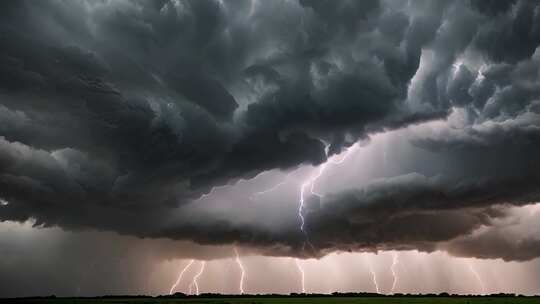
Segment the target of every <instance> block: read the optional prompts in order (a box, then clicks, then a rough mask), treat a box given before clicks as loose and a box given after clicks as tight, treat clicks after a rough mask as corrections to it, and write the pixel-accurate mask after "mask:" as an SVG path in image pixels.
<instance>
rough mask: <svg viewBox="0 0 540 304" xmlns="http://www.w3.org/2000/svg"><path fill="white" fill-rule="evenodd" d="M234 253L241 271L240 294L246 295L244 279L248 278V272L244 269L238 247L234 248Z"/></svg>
mask: <svg viewBox="0 0 540 304" xmlns="http://www.w3.org/2000/svg"><path fill="white" fill-rule="evenodd" d="M234 253H235V254H236V264H238V267H240V271H241V274H240V282H239V286H238V289H239V290H240V294H244V278H245V276H246V270H245V269H244V265H243V264H242V261H241V260H240V255H239V254H238V249H237V248H236V247H234Z"/></svg>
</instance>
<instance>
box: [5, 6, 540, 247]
mask: <svg viewBox="0 0 540 304" xmlns="http://www.w3.org/2000/svg"><path fill="white" fill-rule="evenodd" d="M0 16H1V20H0V42H1V43H0V63H1V64H0V101H1V104H0V197H1V198H3V199H5V200H6V201H8V202H9V204H8V205H6V206H1V207H0V219H1V220H16V221H24V220H27V219H29V218H33V219H35V220H36V223H37V224H38V225H46V226H48V225H58V226H60V227H63V228H68V229H83V228H97V229H106V230H113V231H116V232H120V233H125V234H132V235H137V236H151V237H157V236H159V237H170V238H175V239H191V240H193V241H196V242H200V243H212V244H225V243H232V242H240V243H242V244H245V245H253V246H257V247H259V248H261V249H260V250H261V251H263V252H265V253H267V254H294V255H302V254H306V253H305V252H304V253H302V252H300V251H299V250H300V248H302V243H303V235H302V234H301V233H298V232H297V231H296V230H297V226H296V224H294V225H293V224H291V226H290V227H289V226H286V227H284V229H282V230H281V231H279V232H276V231H272V230H269V229H266V228H263V227H261V226H258V225H257V224H253V223H250V224H246V223H234V220H233V219H226V218H225V219H224V218H212V217H209V216H205V217H200V218H198V217H195V218H190V215H189V214H184V213H183V210H184V209H182V208H183V207H185V206H186V205H188V204H189V203H190V202H192V201H193V200H195V199H197V198H198V197H200V196H201V194H203V193H208V192H209V191H210V189H211V188H212V187H214V186H219V185H225V184H233V183H235V182H236V181H238V180H240V179H246V178H251V177H254V176H256V175H257V174H259V173H261V172H263V171H266V170H272V169H282V170H288V169H293V168H296V167H298V166H301V165H306V164H314V165H316V164H320V163H322V162H324V161H325V160H326V157H327V155H325V143H330V147H329V151H330V154H332V153H337V152H340V151H342V150H343V149H344V148H346V147H348V146H351V145H352V144H353V143H354V142H356V141H358V140H360V139H365V138H367V137H368V136H369V135H370V134H372V133H376V132H382V131H385V130H389V129H398V128H401V127H404V126H408V125H411V124H416V123H420V122H425V121H429V120H433V119H440V118H444V117H446V116H447V115H448V114H449V113H451V112H452V108H454V109H456V108H460V109H464V111H466V113H469V114H468V115H469V116H468V117H467V119H468V120H467V122H468V125H467V126H466V127H465V128H463V129H460V130H451V131H449V133H450V134H445V135H444V136H439V134H435V135H433V136H419V137H418V138H416V139H415V143H416V144H417V145H418V146H421V147H424V148H428V149H430V150H433V151H445V152H444V153H448V152H446V151H447V150H448V149H446V148H447V147H451V148H453V147H455V146H456V144H457V143H458V144H457V146H459V147H463V149H464V150H465V152H464V154H463V155H468V154H467V153H469V152H468V151H469V150H468V149H473V150H474V151H473V153H476V154H475V157H472V158H470V159H465V161H467V160H469V161H471V162H472V161H474V159H476V157H478V155H479V154H478V150H477V149H478V148H477V147H472V148H471V143H472V145H473V146H474V145H480V146H482V147H484V148H485V147H491V146H492V145H496V144H497V143H498V144H501V145H502V144H508V143H516V142H517V144H518V145H524V147H527V149H526V151H536V146H537V145H538V136H537V134H536V133H537V128H538V125H537V117H536V116H537V114H538V108H539V106H538V100H539V99H538V96H539V88H538V83H539V82H538V77H539V75H538V62H539V61H538V55H534V54H535V51H536V50H537V47H538V44H539V42H540V39H539V36H538V35H539V34H540V18H539V16H540V7H539V6H538V3H536V2H534V1H514V2H512V1H509V2H505V3H504V4H501V3H500V1H497V2H494V1H487V2H478V1H472V2H470V3H469V2H461V1H456V2H450V1H413V2H411V3H410V4H401V3H392V2H385V1H339V2H335V1H299V2H295V1H288V2H286V1H230V2H227V1H226V2H224V3H223V4H222V3H220V2H218V1H152V2H147V1H114V2H110V3H109V2H99V1H73V2H59V1H42V2H39V3H34V2H26V1H6V2H4V3H2V9H1V12H0ZM536 52H537V51H536ZM430 53H431V54H433V60H432V61H431V62H427V63H425V65H424V66H423V67H420V64H421V58H423V56H427V54H430ZM537 53H538V52H537ZM478 58H482V59H481V60H480V59H478ZM458 60H462V61H463V62H465V64H463V65H461V66H458V67H456V66H453V64H455V62H456V61H458ZM479 60H480V61H482V60H483V61H482V64H483V68H482V69H481V74H482V75H481V77H480V76H479V71H478V68H475V67H468V65H467V64H471V62H472V63H475V61H479ZM473 65H474V64H473ZM417 74H421V75H417ZM505 151H506V150H504V149H503V150H501V151H500V153H504V152H505ZM460 153H461V152H460ZM461 155H462V154H460V155H459V156H461ZM534 155H535V154H533V153H530V154H527V153H524V154H520V156H522V158H520V159H519V160H517V161H515V162H512V163H513V164H516V166H515V167H514V168H513V169H509V171H508V174H502V178H501V180H500V181H499V180H497V179H495V178H494V177H493V176H488V177H487V182H485V183H484V182H482V181H481V180H479V179H478V178H479V176H480V174H477V173H478V172H475V173H474V174H469V173H470V171H469V170H468V168H466V166H463V174H462V176H464V177H469V178H470V179H472V181H471V182H470V183H466V184H463V185H462V184H460V185H459V186H458V187H455V186H454V185H453V183H454V182H455V181H452V180H449V181H447V180H445V179H441V180H440V181H439V180H437V181H434V180H432V179H431V178H426V179H425V180H421V179H419V178H412V180H408V179H406V180H404V181H403V183H401V182H397V184H396V182H395V181H390V182H389V183H388V184H387V183H383V185H381V186H376V187H375V188H370V189H368V190H366V191H365V192H362V193H363V194H362V195H361V196H360V197H357V196H355V195H351V194H350V193H349V194H336V196H335V197H334V196H333V197H332V198H331V199H332V200H335V202H334V203H331V205H332V206H334V207H332V208H336V209H332V210H331V209H328V208H327V207H325V205H324V204H323V205H322V207H321V208H320V209H317V208H316V210H315V211H313V212H312V213H310V214H309V221H310V224H309V228H310V229H312V230H313V231H312V232H313V234H314V236H313V238H314V243H315V245H316V246H317V249H320V250H321V251H320V252H326V251H330V250H332V249H349V248H352V249H358V250H373V249H376V248H384V247H389V248H427V249H429V248H435V246H436V243H437V242H440V241H448V240H449V239H452V238H455V237H458V236H460V235H464V234H467V233H470V232H471V231H472V230H474V229H475V228H477V227H478V226H479V225H481V224H485V223H488V222H489V219H490V218H491V217H496V216H499V215H498V213H493V210H492V205H498V204H502V203H507V202H510V203H515V204H521V203H526V202H530V201H533V200H535V199H536V194H535V193H536V192H535V189H534V185H533V184H532V183H533V182H535V181H537V178H536V176H535V175H534V174H533V171H532V168H536V166H530V167H529V169H528V170H527V171H525V172H523V176H526V177H527V180H526V181H525V182H523V183H517V184H516V181H518V180H519V181H521V179H512V178H511V174H510V173H512V172H513V171H515V170H517V169H516V168H520V169H521V168H523V167H526V164H531V163H533V164H536V162H535V161H534V160H535V156H534ZM501 157H502V156H501ZM480 158H481V157H480ZM459 169H461V167H460V168H459ZM482 173H486V172H482ZM484 175H485V174H484ZM475 178H476V180H475ZM398 181H399V180H398ZM409 182H410V183H409ZM445 182H447V183H448V184H446V183H445ZM493 183H494V184H493ZM510 185H516V187H515V189H514V190H512V191H508V192H504V191H503V192H502V193H500V192H499V193H498V194H497V195H493V196H489V195H487V193H488V192H489V191H488V189H490V188H489V187H495V186H497V187H502V188H505V187H509V186H510ZM403 195H405V197H408V199H400V198H401V197H403ZM388 202H390V203H391V202H399V203H400V204H401V206H399V208H397V207H396V206H392V204H390V205H391V206H388V204H387V203H388ZM194 204H197V202H195V203H194ZM377 206H380V207H377ZM387 207H389V209H388V210H387V211H384V212H382V211H381V212H378V210H379V209H378V208H382V209H380V210H386V209H385V208H387ZM351 210H352V211H351ZM341 211H342V212H344V213H340V212H341ZM349 212H350V213H349ZM363 212H373V216H378V217H377V220H376V221H374V222H372V221H371V220H368V219H366V218H367V217H369V216H365V215H362V213H363ZM353 215H355V216H354V218H349V216H353ZM327 225H328V227H329V228H328V229H325V227H326V226H327ZM437 225H439V226H437ZM432 226H434V227H435V228H433V230H432V231H429V232H426V233H420V232H423V231H428V230H429V229H428V227H432ZM396 227H408V228H410V229H399V231H397V230H396V231H393V230H395V229H397V228H396ZM292 229H295V230H294V231H293V232H291V231H292ZM358 230H362V231H363V232H362V233H359V232H358ZM419 231H420V232H419ZM394 232H399V233H398V234H397V235H396V234H394ZM316 254H319V253H316Z"/></svg>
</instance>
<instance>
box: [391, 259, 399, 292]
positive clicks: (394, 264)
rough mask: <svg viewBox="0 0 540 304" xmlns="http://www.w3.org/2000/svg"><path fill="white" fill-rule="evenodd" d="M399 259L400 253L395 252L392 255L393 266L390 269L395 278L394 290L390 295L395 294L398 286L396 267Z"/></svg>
mask: <svg viewBox="0 0 540 304" xmlns="http://www.w3.org/2000/svg"><path fill="white" fill-rule="evenodd" d="M398 259H399V257H398V253H397V252H394V254H393V255H392V266H391V267H390V271H391V272H392V278H393V280H392V289H391V290H390V293H394V291H395V290H396V285H397V281H398V277H397V271H396V266H397V264H398V263H399V260H398Z"/></svg>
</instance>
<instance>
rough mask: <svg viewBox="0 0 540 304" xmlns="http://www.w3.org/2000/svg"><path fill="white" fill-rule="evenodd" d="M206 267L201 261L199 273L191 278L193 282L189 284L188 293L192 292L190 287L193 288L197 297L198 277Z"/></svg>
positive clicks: (204, 262)
mask: <svg viewBox="0 0 540 304" xmlns="http://www.w3.org/2000/svg"><path fill="white" fill-rule="evenodd" d="M205 266H206V261H202V262H201V269H200V270H199V272H198V273H197V274H196V275H195V276H194V277H193V281H192V282H191V284H190V285H189V293H191V291H192V287H195V294H196V295H199V281H198V280H199V277H200V276H201V274H202V273H203V272H204V268H205Z"/></svg>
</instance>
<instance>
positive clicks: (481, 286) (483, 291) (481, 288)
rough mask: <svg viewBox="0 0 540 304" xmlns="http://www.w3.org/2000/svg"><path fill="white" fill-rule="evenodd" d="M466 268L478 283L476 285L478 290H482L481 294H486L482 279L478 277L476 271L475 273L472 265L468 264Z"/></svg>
mask: <svg viewBox="0 0 540 304" xmlns="http://www.w3.org/2000/svg"><path fill="white" fill-rule="evenodd" d="M468 266H469V270H470V272H471V273H472V274H473V276H474V278H475V279H476V281H477V282H478V285H480V290H482V294H486V285H485V284H484V281H482V277H480V274H479V273H478V271H476V269H474V267H473V266H472V264H470V263H469V265H468Z"/></svg>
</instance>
